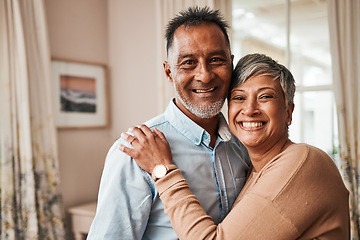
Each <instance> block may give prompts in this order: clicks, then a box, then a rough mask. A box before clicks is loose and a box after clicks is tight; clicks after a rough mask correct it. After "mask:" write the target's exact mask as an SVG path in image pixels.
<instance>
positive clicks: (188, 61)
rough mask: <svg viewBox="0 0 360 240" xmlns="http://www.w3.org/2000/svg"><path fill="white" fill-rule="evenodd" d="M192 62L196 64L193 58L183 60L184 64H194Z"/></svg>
mask: <svg viewBox="0 0 360 240" xmlns="http://www.w3.org/2000/svg"><path fill="white" fill-rule="evenodd" d="M192 64H194V61H192V60H186V61H184V62H183V65H192Z"/></svg>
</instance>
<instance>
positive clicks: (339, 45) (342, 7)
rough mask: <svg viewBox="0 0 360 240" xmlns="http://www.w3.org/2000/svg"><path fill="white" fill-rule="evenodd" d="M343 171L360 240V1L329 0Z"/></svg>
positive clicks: (354, 231)
mask: <svg viewBox="0 0 360 240" xmlns="http://www.w3.org/2000/svg"><path fill="white" fill-rule="evenodd" d="M328 12H329V14H328V16H329V26H330V29H329V30H330V46H331V55H332V66H333V67H332V68H333V79H334V89H335V90H334V94H335V100H336V107H337V113H338V125H339V143H340V158H341V172H342V174H343V177H344V181H345V184H346V185H347V187H348V189H349V191H350V217H351V234H352V239H354V240H358V239H359V238H360V236H359V234H360V226H359V221H360V215H359V197H360V196H359V190H360V182H359V170H360V165H359V163H360V148H359V147H360V146H359V142H360V128H359V119H360V98H359V93H360V75H359V71H360V63H359V58H360V37H359V34H360V16H359V15H360V14H359V13H360V1H358V0H342V1H338V0H328Z"/></svg>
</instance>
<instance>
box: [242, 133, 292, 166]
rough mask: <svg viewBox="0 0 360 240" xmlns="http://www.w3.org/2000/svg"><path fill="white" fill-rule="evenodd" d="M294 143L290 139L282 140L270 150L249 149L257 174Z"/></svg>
mask: <svg viewBox="0 0 360 240" xmlns="http://www.w3.org/2000/svg"><path fill="white" fill-rule="evenodd" d="M291 144H292V142H291V141H290V139H289V138H287V137H286V138H283V139H280V140H279V141H278V142H277V143H276V144H274V145H272V146H271V147H269V148H266V149H264V148H263V147H261V148H260V147H247V150H248V153H249V156H250V159H251V163H252V165H253V167H254V170H255V172H259V171H260V170H261V169H262V168H263V167H264V166H265V165H266V164H267V163H268V162H269V161H271V160H272V159H273V158H274V157H276V156H277V155H278V154H279V153H281V152H282V151H284V150H285V149H286V148H287V147H288V146H289V145H291Z"/></svg>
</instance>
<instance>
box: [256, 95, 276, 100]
mask: <svg viewBox="0 0 360 240" xmlns="http://www.w3.org/2000/svg"><path fill="white" fill-rule="evenodd" d="M259 98H260V99H271V98H274V96H273V95H271V94H264V95H261V96H260V97H259Z"/></svg>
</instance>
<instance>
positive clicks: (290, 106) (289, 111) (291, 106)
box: [286, 103, 295, 126]
mask: <svg viewBox="0 0 360 240" xmlns="http://www.w3.org/2000/svg"><path fill="white" fill-rule="evenodd" d="M294 108H295V104H294V103H290V104H288V107H287V110H286V111H287V115H288V116H287V121H286V123H287V125H288V126H289V125H290V124H291V122H292V114H293V112H294Z"/></svg>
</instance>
